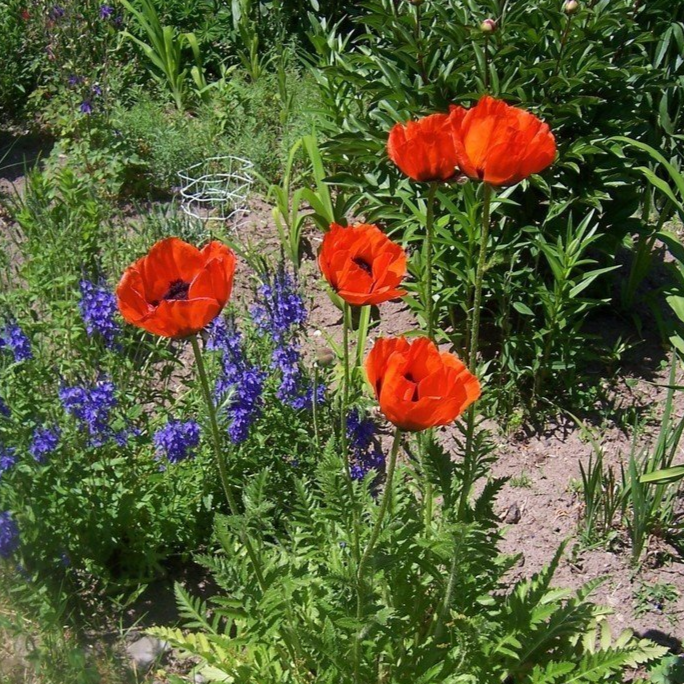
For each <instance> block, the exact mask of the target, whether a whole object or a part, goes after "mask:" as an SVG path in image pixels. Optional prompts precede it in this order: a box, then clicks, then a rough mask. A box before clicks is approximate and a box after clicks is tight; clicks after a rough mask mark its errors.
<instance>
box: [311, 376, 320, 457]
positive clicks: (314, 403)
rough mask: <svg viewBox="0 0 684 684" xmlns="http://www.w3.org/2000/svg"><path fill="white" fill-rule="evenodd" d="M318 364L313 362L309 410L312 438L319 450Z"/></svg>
mask: <svg viewBox="0 0 684 684" xmlns="http://www.w3.org/2000/svg"><path fill="white" fill-rule="evenodd" d="M317 397H318V364H317V363H315V364H314V377H313V401H312V402H311V411H312V413H313V427H314V439H315V440H316V450H317V451H320V450H321V437H320V433H319V431H318V401H317V399H316V398H317Z"/></svg>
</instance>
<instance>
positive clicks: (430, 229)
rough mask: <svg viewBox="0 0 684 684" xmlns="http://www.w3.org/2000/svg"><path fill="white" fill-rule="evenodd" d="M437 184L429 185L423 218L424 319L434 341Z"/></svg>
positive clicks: (429, 334)
mask: <svg viewBox="0 0 684 684" xmlns="http://www.w3.org/2000/svg"><path fill="white" fill-rule="evenodd" d="M437 187H438V185H437V183H430V190H429V191H428V197H427V215H426V218H425V233H426V239H425V317H426V319H427V321H426V322H427V332H428V337H429V338H430V339H431V340H432V341H433V342H434V341H435V330H434V327H435V326H434V313H433V310H434V306H433V301H432V250H433V242H434V223H435V195H436V194H437Z"/></svg>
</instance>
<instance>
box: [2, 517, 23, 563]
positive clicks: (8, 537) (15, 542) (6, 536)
mask: <svg viewBox="0 0 684 684" xmlns="http://www.w3.org/2000/svg"><path fill="white" fill-rule="evenodd" d="M18 548H19V526H18V525H17V523H16V521H15V520H14V518H13V517H12V514H11V513H10V512H9V511H3V512H1V513H0V558H2V559H4V560H8V559H9V558H11V557H12V554H13V553H14V552H15V551H16V550H17V549H18Z"/></svg>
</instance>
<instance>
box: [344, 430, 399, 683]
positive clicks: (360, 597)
mask: <svg viewBox="0 0 684 684" xmlns="http://www.w3.org/2000/svg"><path fill="white" fill-rule="evenodd" d="M402 436H403V433H402V431H401V430H400V429H399V428H397V429H396V431H395V433H394V441H393V442H392V451H391V452H390V458H389V463H388V464H387V477H386V478H385V491H384V492H383V493H382V501H381V502H380V510H379V511H378V517H377V518H376V519H375V525H373V530H372V531H371V536H370V539H369V541H368V546H366V549H365V551H364V552H363V556H361V559H360V560H359V565H358V568H357V571H356V619H357V621H358V622H360V621H361V618H362V617H363V603H364V591H363V574H364V570H365V569H366V564H367V563H368V559H369V558H370V555H371V553H372V552H373V549H374V548H375V544H376V543H377V541H378V537H379V536H380V532H381V530H382V523H383V522H384V519H385V515H386V513H387V508H388V506H389V500H390V498H391V497H392V488H393V483H394V471H395V469H396V466H397V456H398V454H399V446H400V445H401V439H402ZM359 642H360V634H358V635H357V638H356V640H355V643H354V672H355V679H356V681H357V682H358V681H359V671H358V667H359V646H360V643H359Z"/></svg>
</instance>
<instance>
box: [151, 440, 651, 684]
mask: <svg viewBox="0 0 684 684" xmlns="http://www.w3.org/2000/svg"><path fill="white" fill-rule="evenodd" d="M335 451H336V450H335V448H334V445H331V448H329V449H328V450H327V454H326V456H325V458H324V459H323V460H322V461H321V463H320V466H319V468H318V471H317V474H316V477H315V479H314V480H302V481H300V482H298V483H297V485H296V493H297V496H296V500H295V502H294V505H293V509H292V511H291V513H290V514H289V515H288V516H287V519H286V520H285V521H283V522H284V529H281V530H278V529H275V528H273V526H272V525H271V524H270V522H269V520H270V514H269V511H272V510H273V508H274V507H275V506H276V505H277V504H276V502H277V496H276V489H275V487H274V486H273V485H272V484H271V483H270V475H269V473H268V471H263V472H262V474H261V475H260V476H258V477H255V478H254V479H253V480H251V482H249V483H248V484H247V485H246V486H245V491H244V495H243V502H244V509H245V510H244V514H243V515H240V516H238V517H230V518H225V519H219V520H217V527H216V532H217V536H218V539H219V541H220V543H221V547H222V551H221V553H219V554H212V555H210V556H206V557H204V563H205V564H206V565H207V566H208V567H209V568H210V569H212V570H213V571H214V573H215V577H216V579H217V581H218V582H219V584H220V586H221V588H222V593H221V594H220V595H218V596H216V597H214V598H213V599H211V601H210V602H209V604H208V605H207V604H205V603H203V602H200V601H199V600H197V599H193V598H191V597H189V596H188V595H187V594H185V593H184V592H183V591H182V590H180V589H179V590H178V591H177V597H178V599H179V606H180V609H181V611H182V613H183V615H184V616H185V618H186V619H187V620H188V625H187V626H188V629H189V633H188V632H187V631H181V630H177V629H169V628H160V629H157V630H155V634H157V635H158V636H160V637H162V638H164V639H168V640H169V641H170V642H171V643H172V644H174V645H175V646H177V647H178V648H181V649H183V650H185V651H186V652H188V653H189V654H192V655H195V656H198V657H200V658H201V659H202V662H203V668H202V670H201V671H202V673H203V674H204V675H205V676H207V677H208V678H210V679H213V680H216V681H221V678H222V677H228V678H233V679H234V681H236V682H247V681H254V680H258V681H260V682H265V683H268V682H276V681H278V682H289V681H294V682H303V681H307V679H308V678H309V677H312V676H315V679H316V681H320V682H334V681H354V679H355V677H356V678H357V681H364V682H365V681H388V682H390V681H391V682H405V681H406V682H408V681H413V682H415V681H420V682H435V683H437V682H471V681H472V682H475V681H487V682H489V681H503V680H506V679H507V678H508V680H509V681H515V682H521V683H522V682H535V683H536V682H539V683H541V682H545V683H551V682H558V681H563V682H570V681H573V682H590V681H603V680H604V679H605V680H607V679H608V678H609V677H610V676H615V675H616V674H617V673H618V672H619V671H621V670H622V669H623V668H624V667H626V666H631V667H634V666H636V665H637V664H639V663H643V662H649V661H652V660H653V659H655V658H658V657H659V656H660V655H662V653H663V652H664V649H662V648H660V647H657V646H654V645H652V644H651V643H650V642H648V641H646V640H642V641H637V640H634V639H632V638H631V635H630V634H629V633H625V634H623V635H621V636H619V637H618V638H617V639H614V638H612V637H611V635H610V630H609V629H608V626H607V623H606V622H605V620H604V618H603V614H604V612H603V611H602V610H601V609H598V608H596V607H594V606H592V604H590V603H588V601H587V599H588V597H589V595H590V593H591V591H592V590H593V589H594V588H595V587H596V585H597V582H593V583H591V584H590V585H588V586H587V587H585V588H583V589H582V590H580V591H579V592H578V593H577V595H575V596H573V595H572V594H571V593H570V592H566V591H563V590H558V589H555V588H552V587H551V579H552V577H553V573H554V570H555V568H556V566H557V563H558V561H559V559H560V557H561V553H562V551H563V549H562V548H561V549H560V550H559V552H558V553H557V554H556V556H555V558H554V560H553V562H552V563H551V565H550V567H549V568H547V569H545V570H544V571H543V572H542V573H540V574H539V575H537V576H535V577H533V578H531V579H529V580H526V581H523V582H521V583H519V584H517V585H515V586H514V587H513V588H512V589H510V590H507V591H502V589H503V584H502V582H503V577H504V573H505V572H506V570H507V568H509V567H510V563H509V562H506V561H504V559H501V558H500V557H499V556H498V554H497V551H496V542H497V535H496V534H495V533H494V532H493V530H492V529H491V528H490V527H489V526H488V525H487V524H483V523H469V524H464V523H453V522H449V521H448V520H446V519H442V520H438V521H435V522H434V523H431V525H430V528H429V529H428V528H425V527H424V526H423V516H422V505H421V502H420V501H419V499H418V498H417V497H416V492H415V487H414V484H413V482H412V480H413V477H412V475H411V473H410V470H408V469H407V468H405V467H401V468H400V472H399V474H398V477H397V479H396V480H395V481H394V485H393V489H392V492H391V495H390V500H391V501H392V504H391V505H392V513H391V516H390V517H389V519H388V520H387V521H386V524H385V525H383V528H382V531H381V534H380V537H379V543H378V546H377V547H376V549H375V550H374V552H373V553H372V558H371V563H370V565H371V572H370V575H369V577H368V578H367V584H366V592H367V595H366V600H365V601H364V603H363V610H362V611H361V612H360V613H359V612H358V610H357V604H356V601H355V600H354V594H355V582H356V581H357V580H356V567H357V563H358V561H357V560H356V559H357V558H358V556H357V555H356V552H355V550H354V537H353V532H352V530H353V526H354V515H353V508H354V506H355V505H357V506H360V508H359V510H358V512H359V514H360V515H359V517H360V519H361V520H364V521H365V520H367V521H369V522H372V521H373V520H374V519H375V516H376V515H377V510H378V506H377V504H376V502H375V500H374V498H373V497H372V496H371V493H370V490H369V486H370V483H369V482H368V481H366V482H365V483H363V484H359V485H358V486H355V488H354V495H353V498H350V492H349V490H348V488H347V486H346V485H345V482H344V475H343V472H344V467H343V464H342V462H341V461H340V459H339V457H338V456H337V455H335ZM354 502H356V504H355V503H354ZM240 530H248V531H249V534H250V538H251V539H252V540H253V541H254V543H255V544H256V546H257V549H258V553H259V557H260V562H261V563H262V566H263V567H264V576H265V583H264V585H263V586H260V585H259V584H258V583H256V582H255V581H254V576H253V574H252V569H251V566H250V561H249V559H248V558H247V557H246V556H245V555H244V549H243V547H242V544H241V542H240V541H239V531H240ZM369 532H370V526H366V525H364V526H363V528H362V530H361V547H362V548H363V547H364V546H365V545H366V544H367V542H368V535H369ZM449 566H451V567H452V568H456V575H455V576H454V581H455V586H457V587H458V590H457V591H455V592H453V593H447V596H449V601H448V605H447V613H446V615H447V619H446V622H445V624H444V625H443V626H440V618H439V616H440V615H443V611H442V608H441V604H442V602H443V601H444V597H445V591H446V590H447V578H448V575H449V571H448V568H449ZM355 644H356V647H357V648H358V649H359V653H360V659H359V665H358V669H356V670H355V666H354V658H353V657H352V656H351V655H350V654H351V653H352V652H353V650H354V648H355ZM314 673H315V675H314Z"/></svg>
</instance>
